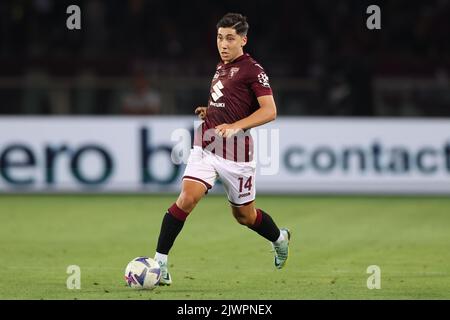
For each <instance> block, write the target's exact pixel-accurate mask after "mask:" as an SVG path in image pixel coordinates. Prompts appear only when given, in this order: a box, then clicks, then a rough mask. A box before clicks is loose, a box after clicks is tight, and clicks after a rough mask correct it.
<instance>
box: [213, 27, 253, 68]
mask: <svg viewBox="0 0 450 320" xmlns="http://www.w3.org/2000/svg"><path fill="white" fill-rule="evenodd" d="M246 43H247V37H246V36H240V35H238V34H237V33H236V30H235V29H232V28H219V30H217V49H218V50H219V54H220V58H222V61H223V62H224V63H228V62H231V61H233V60H234V59H236V58H237V57H239V56H241V55H242V54H243V53H244V49H243V47H244V46H245V44H246Z"/></svg>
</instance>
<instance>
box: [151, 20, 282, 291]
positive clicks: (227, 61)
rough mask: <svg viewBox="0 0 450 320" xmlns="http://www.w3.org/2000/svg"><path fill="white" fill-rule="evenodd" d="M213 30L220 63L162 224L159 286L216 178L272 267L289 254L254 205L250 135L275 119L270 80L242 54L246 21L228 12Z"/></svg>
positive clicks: (268, 220) (158, 250) (168, 278)
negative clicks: (267, 248)
mask: <svg viewBox="0 0 450 320" xmlns="http://www.w3.org/2000/svg"><path fill="white" fill-rule="evenodd" d="M216 27H217V49H218V51H219V54H220V58H221V62H219V64H218V65H217V68H216V73H215V75H214V77H213V79H212V83H211V90H210V97H209V102H208V107H198V108H196V109H195V113H196V114H198V115H199V118H200V119H202V120H204V121H203V123H202V125H201V126H200V133H199V134H197V135H196V137H194V146H193V148H192V149H191V153H190V155H189V159H188V163H187V166H186V169H185V173H184V176H183V182H182V190H181V193H180V195H179V197H178V199H177V201H176V202H175V203H174V204H173V205H172V206H171V207H170V208H169V209H168V211H167V213H166V214H165V216H164V218H163V221H162V225H161V231H160V234H159V238H158V244H157V248H156V254H155V260H156V261H157V262H158V263H159V265H160V266H161V281H160V285H170V284H171V283H172V278H171V276H170V273H169V270H168V263H167V258H168V254H169V251H170V249H171V248H172V246H173V244H174V241H175V239H176V237H177V235H178V234H179V233H180V231H181V229H182V228H183V225H184V223H185V220H186V218H187V217H188V215H189V214H190V213H191V212H192V210H193V209H194V208H195V206H196V204H197V203H198V202H199V201H200V199H201V198H202V197H203V196H204V195H205V194H206V193H207V192H208V190H209V189H211V188H212V187H213V185H214V183H215V181H216V179H218V178H220V179H221V181H222V183H223V185H224V188H225V191H226V193H227V196H228V200H229V202H230V205H231V212H232V213H233V215H234V217H235V218H236V220H237V221H238V222H239V223H240V224H242V225H245V226H247V227H248V228H250V229H251V230H254V231H255V232H257V233H258V234H259V235H261V236H262V237H264V238H266V239H267V240H269V241H270V242H271V243H272V245H273V248H274V252H275V267H276V268H278V269H281V268H283V266H284V265H285V263H286V260H287V258H288V254H289V240H290V232H289V230H288V229H285V228H282V229H279V228H278V227H277V225H276V224H275V222H274V221H273V219H272V218H271V216H270V215H269V214H268V213H266V212H264V211H263V210H262V209H258V208H256V207H255V202H254V200H255V171H256V164H255V161H254V160H253V144H252V139H251V135H250V134H249V131H250V129H251V128H254V127H257V126H260V125H263V124H265V123H267V122H270V121H273V120H275V118H276V114H277V110H276V105H275V101H274V99H273V96H272V89H271V87H270V84H269V78H268V77H267V75H266V73H265V72H264V69H263V68H262V66H261V65H260V64H258V63H257V62H256V61H255V60H254V59H253V58H252V57H250V55H249V54H247V53H244V46H245V44H246V43H247V31H248V29H249V25H248V23H247V19H246V17H244V16H242V15H241V14H237V13H228V14H226V15H225V16H224V17H223V18H222V19H221V20H220V21H219V22H218V23H217V26H216Z"/></svg>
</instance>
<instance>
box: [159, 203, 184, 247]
mask: <svg viewBox="0 0 450 320" xmlns="http://www.w3.org/2000/svg"><path fill="white" fill-rule="evenodd" d="M188 214H189V213H187V212H184V211H183V210H181V209H180V208H178V206H177V205H176V204H175V203H174V204H173V205H172V206H171V207H170V208H169V210H168V211H167V213H166V214H165V215H164V218H163V221H162V224H161V231H160V232H159V238H158V244H157V246H156V252H159V253H162V254H168V253H169V251H170V249H171V248H172V246H173V243H174V242H175V239H176V238H177V236H178V234H179V233H180V232H181V229H183V226H184V221H185V220H186V218H187V216H188Z"/></svg>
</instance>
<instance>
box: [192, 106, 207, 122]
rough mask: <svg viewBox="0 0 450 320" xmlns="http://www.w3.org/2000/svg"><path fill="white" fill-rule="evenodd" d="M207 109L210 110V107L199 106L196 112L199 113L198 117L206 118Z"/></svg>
mask: <svg viewBox="0 0 450 320" xmlns="http://www.w3.org/2000/svg"><path fill="white" fill-rule="evenodd" d="M207 110H208V107H197V108H196V109H195V111H194V112H195V114H198V117H199V118H200V119H201V120H205V118H206V111H207Z"/></svg>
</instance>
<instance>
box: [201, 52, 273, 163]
mask: <svg viewBox="0 0 450 320" xmlns="http://www.w3.org/2000/svg"><path fill="white" fill-rule="evenodd" d="M266 95H272V89H271V88H270V84H269V78H268V76H267V75H266V73H265V71H264V69H263V67H262V66H261V65H260V64H258V63H257V62H256V61H255V60H254V59H253V58H252V57H250V55H249V54H248V53H245V54H243V55H242V56H240V57H238V58H237V59H236V60H234V61H233V62H230V63H227V64H225V63H223V62H220V63H219V64H218V65H217V68H216V73H215V74H214V77H213V79H212V82H211V90H210V97H209V101H208V111H207V114H206V118H205V122H204V123H203V124H202V143H201V145H202V147H203V148H204V149H207V150H208V149H209V150H210V151H212V152H214V153H216V154H217V155H219V156H221V157H223V158H225V159H228V160H233V161H238V162H242V161H245V162H247V161H251V160H252V159H253V141H252V138H251V135H250V130H246V132H244V133H242V134H238V135H235V136H234V137H231V138H228V139H226V138H221V137H219V136H216V135H215V133H213V131H214V128H215V127H216V126H217V125H220V124H223V123H228V124H232V123H234V122H236V121H239V120H241V119H243V118H246V117H248V116H249V115H251V114H252V113H253V112H255V111H256V110H257V109H258V108H259V104H258V100H257V97H260V96H266Z"/></svg>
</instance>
